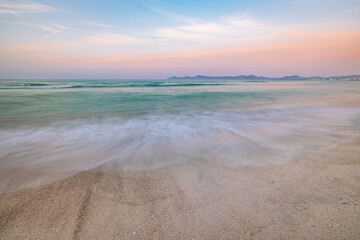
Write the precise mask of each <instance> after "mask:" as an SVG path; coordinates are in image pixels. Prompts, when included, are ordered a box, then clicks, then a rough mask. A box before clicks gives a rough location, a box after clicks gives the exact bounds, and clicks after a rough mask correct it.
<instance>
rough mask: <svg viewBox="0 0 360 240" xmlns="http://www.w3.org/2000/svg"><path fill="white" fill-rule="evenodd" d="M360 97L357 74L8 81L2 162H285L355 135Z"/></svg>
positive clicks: (70, 166) (1, 93) (0, 89)
mask: <svg viewBox="0 0 360 240" xmlns="http://www.w3.org/2000/svg"><path fill="white" fill-rule="evenodd" d="M359 95H360V82H355V81H354V82H350V81H267V82H263V81H261V82H254V81H236V80H235V81H220V80H219V81H216V80H213V81H194V80H191V81H186V80H175V81H167V80H62V81H60V80H12V83H10V81H9V80H0V102H1V105H0V168H1V169H17V168H21V169H26V170H31V171H37V172H41V173H42V174H50V175H51V174H55V173H59V172H60V173H62V172H66V173H69V172H71V173H73V172H77V171H81V170H87V169H92V168H95V167H99V166H105V165H109V166H110V165H111V168H115V169H120V170H124V171H137V170H147V169H156V168H163V167H167V166H171V165H174V164H182V163H186V162H188V161H196V160H198V159H207V160H209V161H216V162H219V163H221V164H224V165H226V166H230V167H243V166H269V165H274V164H279V163H282V162H284V161H289V160H291V159H292V156H294V155H295V154H298V153H301V152H304V151H310V150H314V149H323V148H326V147H327V146H330V145H331V144H333V143H334V142H336V141H339V140H340V139H342V140H343V139H350V138H353V137H356V134H355V133H356V131H355V130H357V129H358V127H359V122H360V121H359V116H360V115H359V113H360V108H359V107H358V105H357V104H356V100H358V99H359V98H358V96H359ZM344 99H345V100H346V101H343V100H344ZM10 177H11V176H5V177H3V178H2V179H1V178H0V181H5V180H7V179H8V178H10ZM4 178H6V179H5V180H4Z"/></svg>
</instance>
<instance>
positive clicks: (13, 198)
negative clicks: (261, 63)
mask: <svg viewBox="0 0 360 240" xmlns="http://www.w3.org/2000/svg"><path fill="white" fill-rule="evenodd" d="M0 239H360V139H358V140H356V141H354V142H351V143H342V144H340V145H338V146H334V147H332V148H331V149H329V150H328V151H327V152H312V153H307V154H303V155H299V156H297V157H296V158H295V160H293V161H291V162H289V163H286V164H282V165H277V166H272V167H267V168H259V167H258V168H250V167H249V168H240V169H234V168H229V167H225V166H224V165H219V164H216V162H214V161H208V160H205V159H204V160H201V159H198V160H196V161H192V162H188V163H186V164H181V165H178V166H172V167H168V168H164V169H159V170H154V171H143V172H121V171H115V172H112V171H103V170H102V169H97V170H96V171H95V170H94V171H87V172H82V173H79V174H77V175H74V176H72V177H69V178H67V179H65V180H62V181H58V182H55V183H51V184H49V185H46V186H39V187H34V188H32V189H27V190H22V191H18V192H13V193H6V194H3V195H1V196H0Z"/></svg>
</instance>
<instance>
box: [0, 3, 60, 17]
mask: <svg viewBox="0 0 360 240" xmlns="http://www.w3.org/2000/svg"><path fill="white" fill-rule="evenodd" d="M57 10H58V9H57V8H55V7H52V6H49V5H45V4H41V3H37V2H32V1H23V2H8V1H4V2H0V13H3V14H12V15H21V14H31V13H46V12H54V11H57Z"/></svg>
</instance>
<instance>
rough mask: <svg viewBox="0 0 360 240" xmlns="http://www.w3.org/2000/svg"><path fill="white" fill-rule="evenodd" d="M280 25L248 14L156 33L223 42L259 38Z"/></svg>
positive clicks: (171, 36) (171, 37)
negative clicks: (265, 21)
mask: <svg viewBox="0 0 360 240" xmlns="http://www.w3.org/2000/svg"><path fill="white" fill-rule="evenodd" d="M279 30H281V27H280V26H275V25H272V24H267V23H263V22H260V21H257V20H254V19H251V18H249V17H247V15H246V14H243V15H239V16H233V17H227V18H222V19H219V20H218V21H209V22H195V23H191V24H185V25H179V26H175V27H161V28H158V29H157V30H156V33H155V35H156V36H158V37H162V38H166V39H177V40H184V41H191V42H196V41H204V40H216V41H221V42H229V41H236V40H242V39H251V38H258V37H262V36H265V35H268V34H271V33H273V32H275V31H279Z"/></svg>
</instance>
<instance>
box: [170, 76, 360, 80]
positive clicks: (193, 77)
mask: <svg viewBox="0 0 360 240" xmlns="http://www.w3.org/2000/svg"><path fill="white" fill-rule="evenodd" d="M178 79H185V80H191V79H194V80H360V75H349V76H333V77H319V76H313V77H301V76H299V75H292V76H285V77H280V78H270V77H263V76H255V75H239V76H219V77H214V76H204V75H197V76H186V77H176V76H172V77H170V78H168V80H178Z"/></svg>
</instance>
